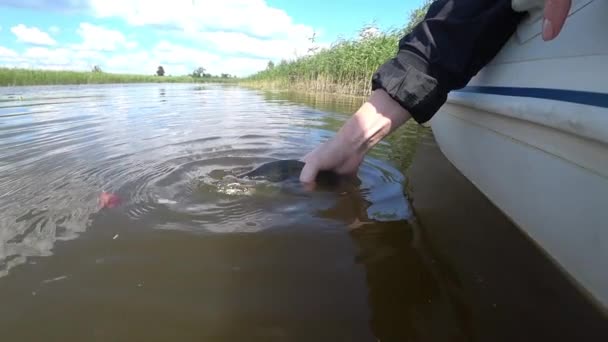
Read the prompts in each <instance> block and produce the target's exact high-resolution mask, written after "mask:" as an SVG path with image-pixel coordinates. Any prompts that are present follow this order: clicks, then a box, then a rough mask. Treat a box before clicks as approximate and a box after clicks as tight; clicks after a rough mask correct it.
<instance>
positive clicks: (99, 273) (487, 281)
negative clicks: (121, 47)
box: [0, 85, 606, 341]
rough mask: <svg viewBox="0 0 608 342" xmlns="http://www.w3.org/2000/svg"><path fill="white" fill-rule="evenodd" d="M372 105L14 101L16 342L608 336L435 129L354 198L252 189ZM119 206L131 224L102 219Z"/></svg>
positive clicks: (2, 156) (4, 316) (87, 96)
mask: <svg viewBox="0 0 608 342" xmlns="http://www.w3.org/2000/svg"><path fill="white" fill-rule="evenodd" d="M360 103H361V99H358V98H333V97H331V98H330V97H326V96H309V95H301V94H289V93H287V94H285V93H265V92H259V91H253V90H246V89H242V88H238V87H230V86H215V85H204V86H195V85H121V86H115V85H104V86H79V87H69V86H61V87H27V88H5V89H1V90H0V190H1V191H0V213H1V215H0V303H2V304H1V305H0V334H1V335H0V336H1V338H2V339H3V340H15V341H18V340H19V341H26V340H45V339H48V340H63V341H71V340H73V341H82V340H87V341H88V340H100V341H108V340H112V341H114V340H121V341H122V340H159V341H161V340H169V339H171V340H182V341H184V340H197V341H198V340H210V341H218V340H220V341H225V340H230V341H233V340H235V341H236V340H238V341H240V340H260V341H275V340H276V341H294V340H297V341H312V340H315V341H376V340H381V341H408V340H412V341H435V340H436V341H445V340H453V341H479V340H492V341H496V340H505V341H512V340H526V339H534V340H558V339H561V338H566V339H571V340H593V338H600V337H604V336H606V328H604V326H605V325H606V324H605V323H606V321H605V317H603V316H602V315H601V314H600V313H599V312H598V311H597V310H596V309H594V308H593V307H592V306H591V305H590V304H589V302H588V301H587V300H586V299H585V297H584V296H583V295H581V294H580V292H579V291H577V290H576V289H575V287H574V286H573V285H572V284H571V283H570V282H569V281H568V280H567V279H566V278H565V277H564V276H563V275H562V274H561V273H560V272H559V271H558V270H557V268H556V267H555V266H553V265H552V263H551V262H549V261H548V259H547V258H546V257H545V256H544V255H543V254H542V253H541V252H539V251H538V249H537V248H536V247H535V246H534V245H533V244H532V243H531V242H530V241H528V240H527V239H526V238H525V237H524V236H523V234H521V233H520V232H519V231H518V230H517V229H516V228H515V227H513V226H512V225H511V224H510V223H509V221H508V220H507V219H506V218H505V217H504V216H503V215H502V214H501V213H500V212H499V211H498V210H497V209H496V208H495V207H494V206H492V205H491V204H490V203H489V202H488V201H487V200H486V199H485V198H484V197H483V196H482V195H481V194H480V193H479V192H478V191H477V190H475V189H474V187H473V186H472V185H471V184H470V183H468V182H467V181H466V180H465V179H464V177H462V176H461V175H460V174H459V173H458V172H457V171H456V170H454V169H453V167H452V166H451V165H450V164H449V163H448V162H447V161H446V160H445V159H444V158H443V157H442V156H441V153H440V152H439V151H438V149H437V146H436V144H435V143H434V141H433V139H432V135H431V134H430V132H429V131H428V130H426V129H423V128H421V127H418V126H416V125H407V126H406V127H404V128H402V129H400V131H399V132H397V134H395V135H394V136H392V137H391V138H390V139H388V140H387V141H385V142H383V143H381V144H380V145H378V146H377V148H375V149H374V150H373V152H372V153H371V154H370V155H369V157H368V158H366V160H365V162H364V164H363V165H362V167H361V170H360V172H359V174H358V176H359V178H360V181H361V184H360V185H356V186H346V187H344V188H342V189H339V191H317V192H313V193H309V192H305V191H302V189H300V188H298V187H297V185H293V184H292V185H290V186H285V184H275V183H269V182H263V181H250V180H243V179H239V178H237V177H235V175H238V174H241V173H242V172H245V171H248V170H251V169H253V168H254V167H256V166H258V165H261V164H262V163H264V162H268V161H273V160H279V159H297V158H300V157H301V156H303V155H304V154H305V153H306V152H308V151H310V150H311V149H312V148H314V147H315V146H316V145H317V144H318V143H319V142H321V141H323V140H324V139H327V138H328V137H331V136H332V135H333V134H334V132H335V131H336V130H337V129H338V128H339V126H340V125H341V123H342V122H344V120H345V119H347V118H348V113H352V111H354V110H355V109H356V108H357V106H358V105H359V104H360ZM404 184H405V185H407V188H408V191H407V193H408V194H410V198H407V197H406V196H405V195H404V189H403V187H404ZM446 189H449V190H450V191H446ZM102 191H108V192H112V193H115V194H117V195H119V196H120V197H121V198H122V203H121V205H120V206H118V207H116V208H100V205H99V202H98V198H99V195H100V193H101V192H102ZM600 340H601V339H600ZM603 340H605V339H603Z"/></svg>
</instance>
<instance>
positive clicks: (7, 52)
mask: <svg viewBox="0 0 608 342" xmlns="http://www.w3.org/2000/svg"><path fill="white" fill-rule="evenodd" d="M17 56H18V54H17V52H15V51H13V50H11V49H8V48H5V47H4V46H0V58H2V57H6V58H8V57H11V58H12V57H17Z"/></svg>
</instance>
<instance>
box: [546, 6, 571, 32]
mask: <svg viewBox="0 0 608 342" xmlns="http://www.w3.org/2000/svg"><path fill="white" fill-rule="evenodd" d="M571 5H572V1H571V0H547V1H546V2H545V12H544V16H545V18H544V20H543V40H545V41H548V40H552V39H554V38H555V37H557V35H558V34H559V33H560V31H561V30H562V27H563V26H564V22H565V21H566V17H567V16H568V12H569V11H570V6H571Z"/></svg>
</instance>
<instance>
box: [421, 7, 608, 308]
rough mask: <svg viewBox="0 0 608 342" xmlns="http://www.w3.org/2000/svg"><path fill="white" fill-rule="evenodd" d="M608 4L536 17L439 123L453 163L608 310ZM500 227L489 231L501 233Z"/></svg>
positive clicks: (454, 96) (452, 99)
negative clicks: (552, 30) (557, 19)
mask: <svg viewBox="0 0 608 342" xmlns="http://www.w3.org/2000/svg"><path fill="white" fill-rule="evenodd" d="M607 13H608V1H604V0H579V1H577V0H574V1H572V7H571V9H570V12H569V15H568V18H567V20H566V23H565V25H564V27H563V29H562V31H561V33H560V35H559V36H558V37H557V38H556V39H554V40H552V41H549V42H545V41H543V40H542V37H541V26H542V24H541V22H542V9H540V8H536V9H534V8H531V9H529V15H528V16H527V17H526V19H525V20H523V21H522V22H521V23H520V25H519V26H518V28H517V30H516V32H515V33H514V34H513V35H512V36H511V37H510V39H509V41H508V42H507V43H506V44H505V45H504V46H503V48H502V49H501V51H500V52H499V53H498V54H497V55H496V56H495V58H494V59H493V60H492V61H491V62H490V63H489V64H488V65H486V66H485V67H484V68H483V69H482V70H481V71H480V72H479V73H478V74H477V75H476V76H475V77H474V78H473V79H471V81H470V82H469V83H468V85H467V86H466V87H464V88H462V89H459V90H457V91H454V92H452V93H451V94H450V95H449V97H448V100H447V102H446V103H445V104H444V106H442V108H441V109H440V110H439V112H438V113H437V114H436V115H435V116H434V117H433V119H432V120H431V121H430V126H431V127H432V131H433V134H434V136H435V139H436V141H437V143H438V145H439V147H440V149H441V151H442V153H443V154H444V155H445V156H446V157H447V159H448V160H449V161H450V162H451V163H452V164H453V165H454V166H455V167H456V168H457V169H459V170H460V172H461V173H462V174H463V175H464V176H465V177H466V178H467V179H468V180H470V181H471V182H472V183H473V184H474V185H475V186H476V187H477V188H478V189H479V190H480V191H481V192H482V193H483V194H484V195H485V196H486V197H487V198H488V199H489V200H490V201H491V202H493V203H494V205H496V206H497V207H498V208H499V209H500V210H501V211H502V212H503V213H505V215H507V216H508V217H509V219H510V220H512V221H513V222H514V223H515V225H516V226H517V227H518V228H519V229H521V230H522V231H523V232H524V233H525V234H526V235H527V236H528V237H529V238H530V239H532V241H534V242H535V244H537V246H539V247H540V249H541V250H542V251H544V252H546V253H547V254H548V256H549V257H550V258H551V260H552V261H553V262H554V263H555V264H556V265H558V267H559V268H560V269H561V270H562V271H563V272H564V274H565V275H567V277H568V278H569V279H570V280H572V281H573V282H574V284H575V285H577V287H578V288H579V289H581V290H582V291H583V293H584V294H586V295H588V296H589V298H590V299H591V300H592V302H593V303H594V304H597V305H598V306H599V308H600V309H601V310H602V311H604V312H608V310H607V309H608V39H606V34H608V21H607V20H606V14H607ZM491 228H492V227H488V229H491Z"/></svg>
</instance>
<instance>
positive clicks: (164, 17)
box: [90, 0, 312, 38]
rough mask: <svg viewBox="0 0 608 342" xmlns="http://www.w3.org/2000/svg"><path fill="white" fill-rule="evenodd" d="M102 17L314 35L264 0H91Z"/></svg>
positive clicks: (265, 34)
mask: <svg viewBox="0 0 608 342" xmlns="http://www.w3.org/2000/svg"><path fill="white" fill-rule="evenodd" d="M90 4H91V7H92V9H93V11H94V12H95V13H96V14H97V15H98V16H100V17H120V18H123V19H125V20H126V21H127V22H128V23H130V24H132V25H147V24H151V25H167V26H172V27H176V28H181V29H185V30H205V29H211V30H227V31H236V32H246V33H249V34H251V35H254V36H258V37H267V38H269V37H279V36H284V37H288V36H292V35H294V34H295V35H301V34H308V35H309V34H312V28H310V27H308V26H305V25H297V24H294V23H293V21H292V19H291V17H290V16H289V15H287V13H286V12H285V11H283V10H280V9H277V8H272V7H269V6H268V5H267V4H266V2H265V1H263V0H224V1H215V0H173V1H171V3H170V4H168V3H162V2H159V1H154V2H153V1H143V0H91V2H90Z"/></svg>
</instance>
